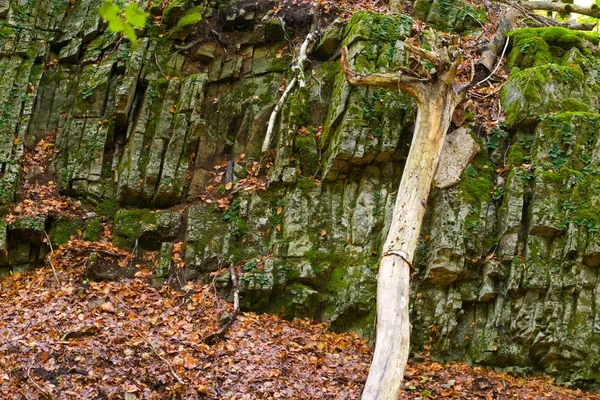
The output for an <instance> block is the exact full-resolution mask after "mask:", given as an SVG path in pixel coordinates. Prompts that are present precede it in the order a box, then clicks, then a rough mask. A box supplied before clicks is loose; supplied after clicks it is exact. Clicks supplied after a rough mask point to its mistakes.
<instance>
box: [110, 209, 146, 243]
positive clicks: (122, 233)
mask: <svg viewBox="0 0 600 400" xmlns="http://www.w3.org/2000/svg"><path fill="white" fill-rule="evenodd" d="M155 218H156V216H155V215H154V214H153V213H151V212H149V211H147V210H136V209H120V210H119V211H117V214H116V215H115V221H114V234H115V237H114V244H115V246H117V247H121V248H132V247H134V246H136V245H137V242H138V239H139V237H140V233H141V231H142V224H144V223H152V222H153V221H154V220H155Z"/></svg>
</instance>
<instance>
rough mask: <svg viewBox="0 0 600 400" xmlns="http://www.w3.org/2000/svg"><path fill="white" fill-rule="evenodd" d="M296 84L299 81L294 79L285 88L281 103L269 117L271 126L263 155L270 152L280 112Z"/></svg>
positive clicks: (268, 129)
mask: <svg viewBox="0 0 600 400" xmlns="http://www.w3.org/2000/svg"><path fill="white" fill-rule="evenodd" d="M296 82H298V79H296V77H294V79H292V80H291V81H290V83H289V84H288V85H287V87H286V88H285V91H284V92H283V94H282V95H281V97H280V98H279V101H278V102H277V104H276V105H275V108H274V109H273V112H271V116H270V117H269V124H268V125H267V133H266V134H265V139H264V140H263V145H262V152H263V153H266V152H267V150H269V145H270V144H271V136H273V129H274V128H275V121H276V120H277V116H278V115H279V111H280V110H281V107H283V104H284V103H285V100H286V99H287V97H288V96H289V94H290V92H291V91H292V89H294V86H296Z"/></svg>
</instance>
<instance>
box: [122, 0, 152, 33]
mask: <svg viewBox="0 0 600 400" xmlns="http://www.w3.org/2000/svg"><path fill="white" fill-rule="evenodd" d="M147 18H148V13H146V12H145V11H144V10H142V9H140V7H139V6H138V4H137V3H129V4H127V7H126V8H125V19H126V20H127V22H129V23H130V24H131V25H133V26H134V27H136V28H140V29H141V28H143V27H144V26H145V25H146V19H147Z"/></svg>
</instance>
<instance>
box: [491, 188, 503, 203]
mask: <svg viewBox="0 0 600 400" xmlns="http://www.w3.org/2000/svg"><path fill="white" fill-rule="evenodd" d="M502 196H504V186H498V187H497V188H496V189H495V190H494V193H492V199H494V200H500V199H502Z"/></svg>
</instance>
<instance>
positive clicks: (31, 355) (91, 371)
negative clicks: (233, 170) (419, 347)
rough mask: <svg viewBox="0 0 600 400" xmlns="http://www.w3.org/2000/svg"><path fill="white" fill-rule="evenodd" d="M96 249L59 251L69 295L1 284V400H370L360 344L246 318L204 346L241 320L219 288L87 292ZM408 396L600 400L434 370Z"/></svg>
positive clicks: (410, 377) (313, 329)
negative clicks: (226, 319) (365, 396)
mask: <svg viewBox="0 0 600 400" xmlns="http://www.w3.org/2000/svg"><path fill="white" fill-rule="evenodd" d="M85 246H88V244H86V242H82V241H71V242H69V243H67V244H66V245H63V246H61V247H59V248H58V249H56V250H55V251H54V253H55V254H54V253H53V255H52V257H53V260H54V262H55V265H56V271H57V274H58V276H59V279H60V285H58V284H57V283H56V281H55V279H54V277H53V274H52V271H51V270H50V269H49V268H48V267H44V268H41V269H38V270H35V271H31V272H27V273H22V274H19V273H15V274H13V275H12V276H8V277H5V278H2V279H0V302H1V303H2V305H3V313H2V315H0V398H2V399H39V398H52V399H83V398H85V399H198V398H207V399H219V398H232V399H262V398H264V399H278V398H281V399H357V398H359V396H360V392H361V390H362V387H363V384H364V381H365V379H366V375H367V372H368V365H369V362H370V358H371V350H370V348H369V346H368V344H367V342H366V341H365V340H364V339H362V338H360V337H358V336H357V335H355V334H349V333H346V334H338V333H333V332H330V331H329V330H328V328H327V325H325V324H323V323H314V322H310V321H308V320H296V321H293V322H290V321H285V320H283V319H281V318H279V317H278V316H275V315H269V314H263V315H257V314H254V313H242V314H241V315H240V316H239V317H238V318H237V320H236V321H235V323H234V324H233V326H232V327H231V328H230V330H229V331H228V332H227V333H226V335H225V338H224V339H223V340H221V341H218V342H217V343H215V344H214V345H212V346H209V345H207V344H205V343H204V341H203V337H205V336H207V335H208V334H210V333H211V332H214V331H215V330H216V329H218V328H219V326H220V324H221V322H220V321H221V320H222V319H223V316H224V315H227V313H228V312H231V306H230V305H229V304H228V303H227V302H225V301H224V300H223V299H220V298H219V297H218V296H217V295H216V293H215V288H214V287H213V286H212V285H203V284H199V283H192V282H188V283H187V284H186V285H185V286H184V288H183V290H181V291H175V290H173V289H171V288H170V287H169V286H167V285H164V286H161V287H158V288H156V287H153V286H152V285H151V283H150V282H151V280H150V278H151V275H152V274H151V272H150V271H149V269H148V268H147V267H146V266H143V265H137V267H136V269H137V272H136V273H135V274H134V276H133V278H130V279H123V280H121V281H119V282H113V281H101V282H93V281H87V280H86V279H85V278H84V271H85V268H86V267H85V265H83V264H82V260H83V258H85V256H84V254H85V253H86V251H82V250H77V249H81V248H82V247H85ZM90 246H91V245H90ZM93 246H94V247H93V249H94V250H96V251H100V252H102V251H105V252H106V253H107V254H108V253H110V254H115V255H116V256H115V257H117V256H118V257H121V259H122V260H124V261H125V262H127V260H128V255H127V253H126V252H123V251H119V250H117V249H114V248H112V247H111V246H110V245H109V244H102V245H99V244H94V245H93ZM122 263H123V261H122ZM178 378H179V379H178ZM402 388H403V389H402V391H401V394H400V397H399V398H400V399H425V398H428V399H436V398H438V399H441V398H453V399H498V398H521V399H569V398H573V399H575V398H579V399H600V395H596V394H586V393H584V392H581V391H574V390H569V389H565V388H562V387H560V386H557V385H555V384H553V383H552V382H551V381H550V380H549V379H546V378H533V379H527V380H526V379H521V378H515V377H510V376H507V375H505V374H501V373H497V372H489V371H486V370H484V369H482V368H472V367H469V366H467V365H466V364H458V363H452V364H449V365H441V364H437V363H434V362H430V361H426V362H422V363H418V364H413V365H409V367H408V369H407V371H406V375H405V382H404V383H403V385H402Z"/></svg>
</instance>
